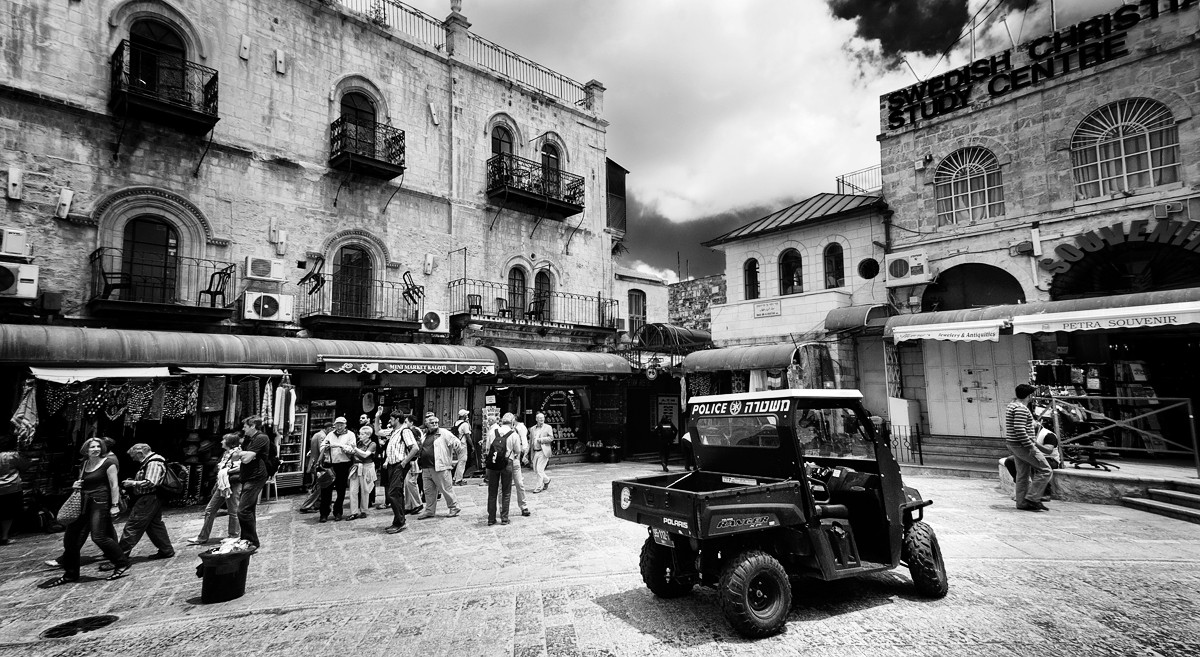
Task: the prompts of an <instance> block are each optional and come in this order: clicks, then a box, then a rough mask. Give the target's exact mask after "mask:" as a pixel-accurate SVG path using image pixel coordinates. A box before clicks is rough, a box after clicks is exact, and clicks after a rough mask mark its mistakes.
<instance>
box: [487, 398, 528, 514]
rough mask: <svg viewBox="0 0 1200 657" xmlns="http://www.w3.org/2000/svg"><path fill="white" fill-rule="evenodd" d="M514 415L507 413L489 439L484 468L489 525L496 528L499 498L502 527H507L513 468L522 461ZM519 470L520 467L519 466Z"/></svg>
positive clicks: (492, 430)
mask: <svg viewBox="0 0 1200 657" xmlns="http://www.w3.org/2000/svg"><path fill="white" fill-rule="evenodd" d="M513 422H514V417H513V414H512V413H505V414H504V417H502V418H500V424H497V425H496V426H494V427H492V429H491V432H490V434H489V436H488V443H487V444H488V449H487V452H486V453H485V454H484V463H483V467H484V469H485V470H487V472H486V476H487V487H488V498H487V499H488V501H487V514H488V521H487V523H488V525H494V524H496V498H497V497H499V498H500V524H503V525H507V524H508V523H509V519H508V509H509V504H510V503H511V500H512V483H513V482H512V480H513V475H512V464H513V460H514V459H515V460H517V461H518V462H519V460H520V458H521V436H520V434H519V433H517V429H516V427H515V426H513ZM518 467H519V463H518Z"/></svg>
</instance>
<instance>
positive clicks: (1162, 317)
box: [1013, 302, 1200, 333]
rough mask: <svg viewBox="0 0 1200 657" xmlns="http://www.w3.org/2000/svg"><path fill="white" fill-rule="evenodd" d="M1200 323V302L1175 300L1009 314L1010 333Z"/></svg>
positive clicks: (1096, 329)
mask: <svg viewBox="0 0 1200 657" xmlns="http://www.w3.org/2000/svg"><path fill="white" fill-rule="evenodd" d="M1182 324H1200V303H1190V302H1184V303H1175V304H1161V305H1157V306H1141V307H1137V306H1134V307H1130V308H1106V309H1103V310H1084V311H1079V312H1074V313H1053V314H1045V315H1022V316H1018V317H1013V333H1057V332H1059V331H1107V330H1111V329H1128V328H1154V327H1157V326H1179V325H1182Z"/></svg>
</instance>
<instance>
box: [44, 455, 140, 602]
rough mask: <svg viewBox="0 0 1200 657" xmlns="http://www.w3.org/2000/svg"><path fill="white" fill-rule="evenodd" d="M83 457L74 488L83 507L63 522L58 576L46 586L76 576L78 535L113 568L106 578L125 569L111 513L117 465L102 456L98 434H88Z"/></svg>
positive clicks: (115, 504)
mask: <svg viewBox="0 0 1200 657" xmlns="http://www.w3.org/2000/svg"><path fill="white" fill-rule="evenodd" d="M79 453H80V454H83V455H84V456H85V457H86V458H85V459H84V462H83V475H82V476H81V477H80V478H79V481H76V482H75V488H76V489H78V490H80V491H82V493H83V511H82V513H80V514H79V518H78V519H76V520H75V522H73V523H71V524H69V525H67V530H66V533H64V534H63V556H62V561H61V563H62V567H63V570H64V571H65V572H63V574H62V577H59V578H58V579H55V580H52V581H50V582H48V583H47V584H45V587H46V588H52V587H55V586H62V585H63V584H66V583H68V582H75V581H78V580H79V550H80V547H81V546H82V545H83V541H82V537H84V536H87V534H88V533H91V535H92V542H93V543H95V544H96V547H98V548H100V551H101V552H103V553H104V557H105V558H106V559H108V560H109V561H111V562H112V564H113V566H114V568H113V571H112V574H110V575H109V576H108V579H119V578H121V577H123V576H124V575H125V573H126V572H128V571H129V556H128V555H126V554H125V553H124V552H122V551H121V548H120V547H119V546H118V545H117V539H116V534H117V532H116V530H115V529H113V520H112V519H113V517H115V516H116V515H117V514H118V513H120V511H121V508H120V506H119V505H118V500H119V499H120V497H119V496H120V494H121V493H120V490H121V489H120V488H119V487H118V486H117V466H116V465H114V464H113V462H112V460H111V459H107V458H105V455H106V454H107V453H108V447H107V446H106V445H105V444H104V441H103V440H100V439H99V438H89V439H88V440H85V441H84V443H83V447H81V448H80V450H79Z"/></svg>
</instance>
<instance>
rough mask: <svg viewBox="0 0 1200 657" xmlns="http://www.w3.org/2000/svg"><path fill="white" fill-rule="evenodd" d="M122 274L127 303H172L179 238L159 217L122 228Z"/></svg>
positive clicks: (176, 285) (137, 220)
mask: <svg viewBox="0 0 1200 657" xmlns="http://www.w3.org/2000/svg"><path fill="white" fill-rule="evenodd" d="M121 253H122V254H123V257H122V261H121V271H122V272H123V273H124V274H125V278H126V279H127V280H128V281H129V284H130V288H129V298H128V299H126V300H127V301H142V302H147V303H171V302H173V301H175V299H176V297H177V296H178V295H177V287H178V285H179V234H178V233H177V232H175V228H174V227H172V226H171V225H170V224H168V223H167V222H165V221H163V220H162V219H159V218H158V217H154V216H150V215H145V216H141V217H138V218H136V219H133V220H132V221H130V222H129V223H127V224H125V239H124V244H123V249H122V251H121Z"/></svg>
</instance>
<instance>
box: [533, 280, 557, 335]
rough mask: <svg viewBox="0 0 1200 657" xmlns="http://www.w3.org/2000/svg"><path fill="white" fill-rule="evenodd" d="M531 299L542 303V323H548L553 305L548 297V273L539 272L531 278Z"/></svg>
mask: <svg viewBox="0 0 1200 657" xmlns="http://www.w3.org/2000/svg"><path fill="white" fill-rule="evenodd" d="M533 298H534V299H535V300H538V301H541V302H542V318H541V319H542V321H543V322H548V321H550V317H551V311H552V310H553V303H552V299H551V297H550V272H548V271H545V270H543V271H539V272H538V273H537V274H535V275H534V277H533Z"/></svg>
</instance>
